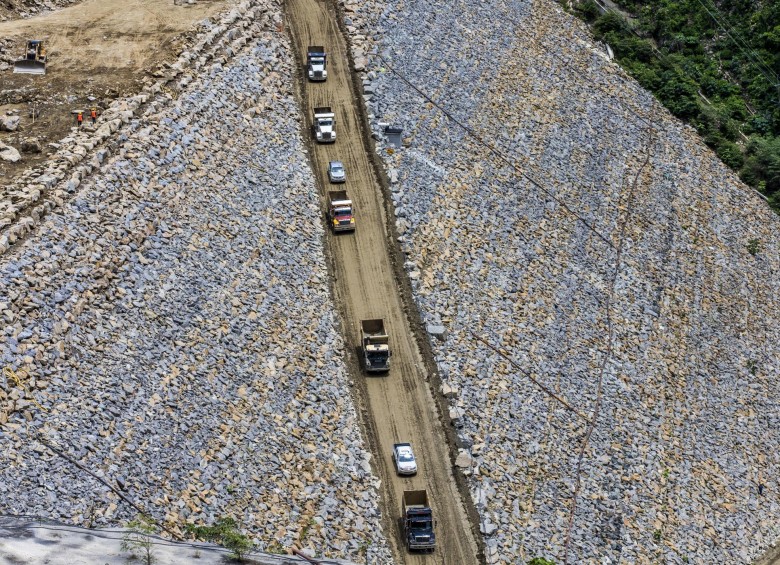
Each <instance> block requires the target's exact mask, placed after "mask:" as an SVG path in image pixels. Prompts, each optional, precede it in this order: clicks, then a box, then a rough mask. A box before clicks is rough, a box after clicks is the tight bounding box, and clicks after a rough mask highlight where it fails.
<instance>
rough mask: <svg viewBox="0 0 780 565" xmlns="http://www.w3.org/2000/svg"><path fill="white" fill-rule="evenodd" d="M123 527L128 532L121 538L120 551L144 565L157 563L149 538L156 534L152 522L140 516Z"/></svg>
mask: <svg viewBox="0 0 780 565" xmlns="http://www.w3.org/2000/svg"><path fill="white" fill-rule="evenodd" d="M125 527H126V528H127V529H128V531H127V532H125V535H124V536H122V546H121V547H122V551H128V552H130V553H131V558H132V559H135V558H138V559H141V561H142V562H143V563H144V565H154V564H155V563H157V557H156V556H155V555H154V543H153V542H152V537H151V536H152V535H153V534H155V533H156V532H157V528H156V526H155V524H154V520H153V519H152V518H150V517H149V516H144V515H143V514H142V515H140V516H138V517H137V518H136V519H135V520H131V521H130V522H128V523H127V524H126V525H125Z"/></svg>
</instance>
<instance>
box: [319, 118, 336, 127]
mask: <svg viewBox="0 0 780 565" xmlns="http://www.w3.org/2000/svg"><path fill="white" fill-rule="evenodd" d="M332 125H333V120H331V119H327V120H325V119H321V120H320V126H321V127H330V126H332Z"/></svg>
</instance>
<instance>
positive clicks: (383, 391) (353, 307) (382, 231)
mask: <svg viewBox="0 0 780 565" xmlns="http://www.w3.org/2000/svg"><path fill="white" fill-rule="evenodd" d="M286 10H287V25H288V26H289V27H290V33H291V35H292V39H293V44H294V45H295V49H296V50H297V54H298V60H299V62H300V61H301V54H302V53H305V50H306V48H307V46H308V45H324V46H325V48H326V50H327V51H328V54H329V60H328V80H327V82H325V83H310V84H303V85H302V88H301V95H302V101H301V106H302V112H303V113H304V120H305V123H304V124H303V125H302V130H303V131H304V134H305V135H308V132H309V124H310V121H311V112H312V108H313V107H314V106H319V105H329V106H331V107H332V108H333V109H334V112H335V113H336V132H337V136H338V137H337V141H336V143H335V144H333V145H315V144H313V143H312V144H311V150H310V158H311V163H312V166H313V168H314V172H315V176H316V177H317V179H318V182H319V186H320V187H321V194H320V203H321V205H322V206H323V209H324V207H325V197H326V193H327V191H328V190H329V184H328V180H327V175H326V174H325V171H326V167H327V163H328V161H331V160H340V161H343V162H344V164H345V167H346V170H347V183H346V186H344V189H345V190H347V192H348V194H349V196H350V198H351V199H352V200H353V202H354V205H355V215H356V221H357V230H356V232H355V233H354V234H343V235H338V236H335V235H329V236H327V238H326V245H327V252H328V254H329V256H330V258H331V272H332V275H333V291H334V296H335V300H336V302H337V304H338V307H339V309H340V313H341V316H342V320H343V326H344V327H343V331H344V337H345V340H346V342H347V343H349V344H357V343H358V341H359V338H358V335H357V328H358V324H359V321H360V320H361V319H366V318H374V317H382V318H384V319H385V323H386V326H387V328H388V333H389V335H390V343H391V348H392V350H393V357H392V369H391V371H390V373H389V374H388V375H387V376H382V377H373V376H372V377H366V376H365V375H364V374H362V373H361V372H360V370H359V368H358V366H357V363H356V362H355V361H353V362H352V364H351V367H350V369H351V370H352V372H353V374H354V377H353V378H354V380H355V383H356V385H357V386H356V387H355V388H356V396H357V399H356V400H357V403H358V405H359V407H360V410H359V413H360V414H361V417H362V422H363V427H364V429H365V430H366V433H367V435H368V436H369V437H368V443H369V445H370V446H371V448H372V451H373V453H374V455H375V460H374V470H375V472H376V473H377V474H378V475H379V477H380V478H381V479H382V489H381V492H382V501H383V505H384V508H383V519H384V524H385V528H386V530H387V538H388V539H389V540H392V541H391V546H392V547H393V549H394V554H395V558H396V561H397V562H398V563H423V562H425V563H441V564H446V565H468V564H471V563H478V562H479V561H480V559H479V557H478V553H479V546H480V544H479V542H478V540H477V539H476V536H475V528H474V525H473V524H472V523H471V522H470V520H469V513H470V511H469V510H468V509H467V508H466V506H465V504H464V500H463V499H462V498H461V494H460V490H459V488H458V485H457V482H456V480H455V477H454V475H453V466H452V462H451V461H452V459H451V454H450V451H449V444H448V441H447V435H446V432H445V430H444V429H443V426H442V424H441V420H440V416H439V413H438V410H437V407H438V401H437V399H436V398H434V395H433V393H432V391H431V387H430V386H429V384H428V382H429V378H430V375H429V374H428V371H427V369H426V363H425V361H424V358H423V355H422V354H421V352H420V350H419V348H418V345H417V342H416V339H415V334H414V332H413V329H412V321H411V320H410V319H409V318H407V316H406V312H405V307H404V302H403V300H402V296H401V293H402V289H401V285H400V284H399V282H398V281H397V280H396V278H395V270H394V267H393V262H392V259H391V253H392V252H393V251H392V247H391V246H392V245H393V243H392V242H391V241H390V238H389V236H388V232H387V229H386V221H387V218H386V217H385V213H384V205H383V200H382V199H383V196H382V195H383V192H382V190H381V187H380V186H379V181H378V180H377V178H376V175H375V174H374V169H373V164H372V160H371V159H372V158H371V155H370V153H369V148H368V145H367V143H366V140H365V139H364V138H363V131H362V129H361V126H360V124H361V117H360V115H359V108H358V102H357V101H356V100H355V98H354V97H353V85H352V83H351V81H352V80H353V78H352V76H351V74H350V69H349V63H348V56H347V49H346V45H345V42H344V38H343V36H342V35H341V32H340V31H339V28H338V24H337V22H336V19H335V14H334V12H333V9H332V7H330V5H329V4H327V3H325V2H322V1H318V0H288V1H287V3H286ZM299 77H300V80H301V81H303V75H302V73H301V74H299ZM397 441H410V442H411V443H412V444H413V446H414V447H415V451H416V454H417V457H418V464H419V467H420V472H419V473H418V475H417V476H415V477H410V478H403V479H402V478H400V477H397V476H396V475H395V471H394V467H393V464H392V460H391V457H390V454H391V451H392V444H393V443H394V442H397ZM421 488H425V489H427V490H428V494H429V497H430V498H431V506H432V508H433V511H434V518H435V520H436V521H437V525H436V535H437V547H436V551H435V552H434V553H433V554H432V555H417V554H410V553H407V551H406V549H405V548H404V546H403V540H402V538H401V533H400V531H399V520H398V518H399V516H400V508H401V498H402V494H403V491H404V490H408V489H421Z"/></svg>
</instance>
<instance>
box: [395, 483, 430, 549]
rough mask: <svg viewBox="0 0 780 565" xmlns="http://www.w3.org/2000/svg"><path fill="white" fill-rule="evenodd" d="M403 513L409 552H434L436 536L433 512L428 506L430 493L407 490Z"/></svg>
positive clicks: (402, 508)
mask: <svg viewBox="0 0 780 565" xmlns="http://www.w3.org/2000/svg"><path fill="white" fill-rule="evenodd" d="M401 512H402V513H403V515H402V516H401V519H402V520H403V523H404V539H405V540H406V548H407V549H408V550H409V551H416V550H420V551H433V550H434V548H435V547H436V534H435V533H434V532H433V526H434V524H433V511H432V510H431V508H430V506H428V492H427V491H425V490H405V491H404V498H403V506H402V507H401Z"/></svg>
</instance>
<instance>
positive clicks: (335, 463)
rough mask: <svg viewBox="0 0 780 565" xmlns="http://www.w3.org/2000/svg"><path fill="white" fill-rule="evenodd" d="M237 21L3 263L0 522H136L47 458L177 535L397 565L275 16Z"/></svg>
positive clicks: (253, 10)
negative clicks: (214, 536)
mask: <svg viewBox="0 0 780 565" xmlns="http://www.w3.org/2000/svg"><path fill="white" fill-rule="evenodd" d="M243 14H244V15H245V16H246V17H250V18H251V19H252V20H253V21H254V22H255V23H257V24H258V25H257V26H255V25H254V23H253V24H252V25H250V26H243V27H242V26H239V28H240V29H242V30H245V31H246V33H243V32H240V30H239V29H236V31H235V32H233V31H230V30H231V29H233V28H230V26H229V25H228V24H226V25H227V26H228V27H227V28H226V29H225V30H223V31H224V33H225V34H227V35H228V36H229V38H230V42H229V43H227V44H226V45H224V47H223V48H222V49H221V50H220V51H219V52H218V53H217V54H216V55H215V56H214V57H211V58H209V59H208V60H204V61H201V64H200V66H199V68H198V70H197V72H194V71H193V72H192V73H185V74H183V75H182V76H181V77H180V78H179V83H178V84H179V88H178V89H177V90H176V91H175V92H171V91H169V92H167V93H164V92H160V91H159V89H158V91H157V92H151V93H150V96H152V98H151V99H150V100H148V101H145V102H143V103H144V104H145V105H144V106H143V108H141V107H140V106H139V108H140V110H139V111H138V113H137V114H132V112H131V111H130V110H129V109H128V110H127V111H128V112H130V114H127V116H126V118H127V119H126V120H123V119H122V117H121V116H120V117H117V118H116V120H117V123H116V124H115V125H116V127H119V126H120V123H119V122H121V121H124V122H125V123H124V124H123V125H122V128H121V132H120V134H119V137H118V138H116V137H115V138H114V139H113V142H114V145H113V146H112V153H111V155H103V156H102V157H100V156H94V157H93V158H92V159H93V160H91V161H90V165H89V167H90V168H91V169H96V170H95V172H93V173H92V174H91V175H90V174H88V173H89V170H87V169H84V170H83V171H82V173H83V174H80V175H79V176H78V178H77V180H73V179H71V180H70V181H68V180H67V179H66V180H65V183H66V185H65V186H62V184H57V183H56V182H52V186H51V187H50V190H51V194H52V195H53V196H57V197H58V198H59V199H60V200H59V201H56V202H55V201H53V200H51V199H48V200H46V202H54V203H53V205H52V206H50V207H49V210H47V211H46V212H47V213H46V214H41V215H40V216H39V218H36V221H37V222H40V223H39V225H38V227H37V228H36V229H34V231H33V232H32V233H30V234H29V235H27V237H26V239H24V240H21V241H17V242H16V244H15V245H14V246H13V247H11V248H10V249H8V250H7V251H6V252H5V253H4V254H3V255H2V257H1V258H0V288H1V289H2V291H0V317H2V326H0V327H2V333H0V361H2V364H3V366H8V367H9V368H12V369H13V370H14V372H15V374H16V375H17V377H16V378H18V379H19V380H18V381H17V380H16V378H14V377H11V376H8V377H7V378H6V379H4V380H3V384H4V385H5V386H4V388H3V389H2V392H1V393H0V396H1V398H0V402H2V408H3V412H2V418H3V422H2V426H1V427H0V437H2V441H1V442H0V462H2V465H0V500H2V512H4V513H6V514H16V513H18V514H27V515H39V516H45V517H48V518H52V519H55V520H61V521H64V522H67V523H73V524H78V525H85V524H90V525H114V524H117V523H121V522H123V521H124V520H126V519H127V518H129V517H131V516H132V515H133V514H134V513H135V511H134V510H133V509H132V508H130V507H129V506H128V505H127V504H126V503H125V502H123V501H122V500H121V499H120V498H119V497H118V496H117V495H116V494H115V493H114V492H113V491H111V490H109V489H108V488H107V487H106V486H105V485H104V484H102V483H101V482H99V481H97V480H95V479H94V478H93V477H91V476H90V475H89V474H87V473H85V472H84V471H82V470H80V469H79V468H77V467H76V466H74V465H73V464H71V463H69V462H68V461H66V460H65V459H64V458H63V457H60V456H57V455H55V454H54V453H53V452H52V451H51V450H50V449H48V448H47V446H46V444H51V445H53V446H55V447H57V448H58V449H59V450H61V451H62V452H63V453H64V454H66V455H67V456H68V457H69V458H71V459H72V460H74V461H76V462H78V463H79V464H80V465H82V466H83V467H85V468H87V469H89V470H91V471H92V472H94V473H95V474H96V475H97V476H98V477H101V478H102V479H104V480H105V481H106V482H108V483H109V484H110V485H112V486H113V487H115V488H116V489H117V490H118V491H120V492H122V493H124V495H125V496H126V497H127V498H129V499H130V500H132V501H134V502H135V503H136V504H137V505H138V506H140V507H141V508H142V509H144V510H145V511H146V512H148V513H149V514H151V515H152V516H154V517H155V518H156V519H158V520H159V521H161V522H163V523H164V524H166V526H167V527H168V528H169V529H170V530H171V531H173V532H174V533H181V532H182V530H183V528H184V525H185V524H186V523H197V524H209V523H212V522H214V521H215V520H216V519H217V518H219V517H221V516H223V515H230V516H233V517H235V518H236V520H237V521H238V522H239V523H240V524H241V525H242V527H243V528H244V530H245V531H246V532H247V533H248V534H249V535H250V536H251V537H252V538H253V539H254V540H255V541H256V542H257V543H258V544H259V546H260V548H262V549H265V550H269V551H273V550H280V549H282V548H286V547H290V546H291V545H297V546H299V547H304V548H307V549H308V550H310V551H311V552H314V553H316V554H317V555H326V556H332V557H341V558H347V559H351V560H353V561H359V562H361V563H362V562H366V561H367V562H370V563H377V564H380V563H381V564H385V563H390V562H391V558H390V553H389V550H388V547H387V543H386V540H385V539H384V537H383V535H382V532H381V527H380V521H379V509H378V495H377V479H376V478H375V477H374V476H373V474H372V471H371V467H370V464H369V462H370V454H369V453H368V452H367V451H366V448H365V445H364V443H363V439H362V437H361V433H360V429H359V426H358V422H357V416H356V413H355V408H354V406H353V405H352V403H351V400H350V394H349V383H348V377H347V374H346V369H345V365H344V355H345V351H344V344H343V342H342V340H341V338H340V336H339V334H338V332H337V331H336V329H335V319H334V315H333V314H332V312H333V310H334V309H333V307H332V304H331V303H330V301H331V297H330V295H329V282H328V274H327V270H326V267H325V258H324V255H323V245H322V238H323V228H322V225H321V220H320V211H319V207H318V197H317V191H316V188H315V185H314V180H313V176H312V174H311V171H310V170H309V168H308V165H307V159H306V149H305V147H304V144H303V141H302V139H301V137H300V135H299V123H298V120H297V118H296V116H297V115H298V113H299V109H298V107H297V106H296V103H295V98H294V95H293V92H292V83H293V67H292V59H291V55H290V49H289V45H288V41H287V38H286V36H285V35H284V33H280V26H278V23H279V22H280V21H281V20H280V19H281V11H280V6H279V5H278V4H277V3H276V2H270V1H269V2H260V1H258V2H252V3H250V2H247V3H245V4H244V11H243ZM236 21H238V18H236ZM239 36H240V39H239ZM236 41H240V44H239V45H236V44H235V42H236ZM244 44H246V45H244ZM198 56H199V55H198V53H193V54H192V57H193V58H194V59H195V60H197V57H198ZM139 103H140V101H139ZM111 123H113V122H107V123H106V124H104V125H106V126H108V127H109V129H111V126H110V124H111ZM114 129H116V128H114ZM80 160H81V161H83V156H82V159H75V161H76V162H78V161H80ZM84 166H85V165H84V164H81V165H79V167H84ZM97 169H99V170H97ZM60 191H62V194H60ZM31 222H32V220H31ZM14 225H15V224H14ZM31 227H32V226H31ZM22 371H26V373H27V374H29V377H27V376H25V374H24V373H23V372H22ZM43 442H45V443H43ZM366 552H368V556H367V557H366V555H365V554H366Z"/></svg>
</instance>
